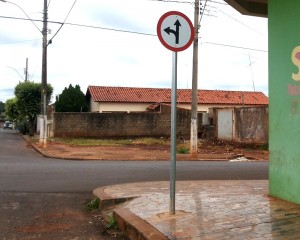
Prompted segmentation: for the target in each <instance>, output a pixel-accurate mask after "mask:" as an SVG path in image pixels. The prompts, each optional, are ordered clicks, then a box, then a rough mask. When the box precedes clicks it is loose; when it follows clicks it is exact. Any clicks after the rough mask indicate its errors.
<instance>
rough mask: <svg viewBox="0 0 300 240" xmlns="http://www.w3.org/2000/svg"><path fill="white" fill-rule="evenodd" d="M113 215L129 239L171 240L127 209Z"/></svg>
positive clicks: (118, 210)
mask: <svg viewBox="0 0 300 240" xmlns="http://www.w3.org/2000/svg"><path fill="white" fill-rule="evenodd" d="M113 215H114V217H115V219H116V221H117V224H118V227H119V229H120V230H121V231H122V232H123V233H124V234H125V235H126V236H127V237H128V238H129V239H136V240H169V238H167V237H166V236H165V235H163V234H162V233H161V232H159V231H158V230H157V229H156V228H154V227H152V226H151V225H150V224H149V223H147V222H146V221H144V220H143V219H141V218H140V217H138V216H136V215H135V214H133V213H132V212H131V211H129V210H128V209H126V208H121V209H116V210H114V212H113Z"/></svg>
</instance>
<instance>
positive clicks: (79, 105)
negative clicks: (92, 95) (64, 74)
mask: <svg viewBox="0 0 300 240" xmlns="http://www.w3.org/2000/svg"><path fill="white" fill-rule="evenodd" d="M87 109H88V105H87V101H86V98H85V95H84V94H83V92H82V91H81V90H80V86H79V85H76V86H75V87H73V86H72V84H70V85H69V88H65V89H64V90H63V91H62V93H61V94H60V95H59V96H58V97H56V102H55V111H56V112H86V111H87Z"/></svg>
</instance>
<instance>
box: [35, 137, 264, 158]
mask: <svg viewBox="0 0 300 240" xmlns="http://www.w3.org/2000/svg"><path fill="white" fill-rule="evenodd" d="M178 144H182V142H181V143H178ZM34 147H35V148H36V149H37V150H38V151H40V152H41V153H42V154H43V155H45V156H48V157H53V158H63V159H77V160H151V161H153V160H169V159H170V147H169V146H168V145H145V144H144V145H143V144H130V145H122V146H84V147H82V146H72V145H66V144H61V143H57V142H55V141H52V142H49V143H48V145H47V147H42V146H40V145H39V143H36V144H34ZM267 147H268V146H267V145H262V144H242V143H236V142H227V141H221V140H199V144H198V155H197V157H191V155H190V154H177V160H179V161H180V160H231V159H236V158H240V157H245V158H247V159H248V160H256V161H260V160H269V151H268V150H266V148H267Z"/></svg>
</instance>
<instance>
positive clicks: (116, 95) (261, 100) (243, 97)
mask: <svg viewBox="0 0 300 240" xmlns="http://www.w3.org/2000/svg"><path fill="white" fill-rule="evenodd" d="M86 96H87V99H88V101H89V109H90V112H144V111H148V110H149V109H151V107H150V106H151V105H153V104H155V103H164V104H171V89H169V88H134V87H104V86H89V87H88V89H87V93H86ZM191 99H192V90H191V89H178V90H177V104H178V105H177V106H178V107H180V108H185V109H191ZM268 103H269V99H268V97H267V96H266V95H264V94H263V93H262V92H247V91H224V90H198V112H208V111H209V108H213V107H217V108H225V107H255V106H257V107H262V106H268ZM149 107H150V108H149ZM147 109H148V110H147Z"/></svg>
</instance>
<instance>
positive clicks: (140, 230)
mask: <svg viewBox="0 0 300 240" xmlns="http://www.w3.org/2000/svg"><path fill="white" fill-rule="evenodd" d="M93 194H94V196H96V197H97V198H98V199H99V201H100V210H105V209H108V208H110V207H113V206H115V205H117V204H120V203H123V202H126V201H130V200H131V199H134V198H136V197H124V198H115V197H112V196H110V195H109V194H107V193H106V192H105V187H100V188H97V189H95V190H94V191H93ZM113 216H114V218H115V219H116V222H117V225H118V227H119V229H120V230H121V231H122V232H123V233H124V235H126V236H127V237H128V238H129V239H136V240H168V238H167V237H166V236H165V235H163V234H162V233H161V232H159V231H158V230H157V229H156V228H154V227H153V226H151V225H150V224H149V223H147V222H146V221H145V220H143V219H141V218H140V217H138V216H136V215H135V214H134V213H132V212H131V211H129V210H128V209H126V208H115V209H114V210H113Z"/></svg>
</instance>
